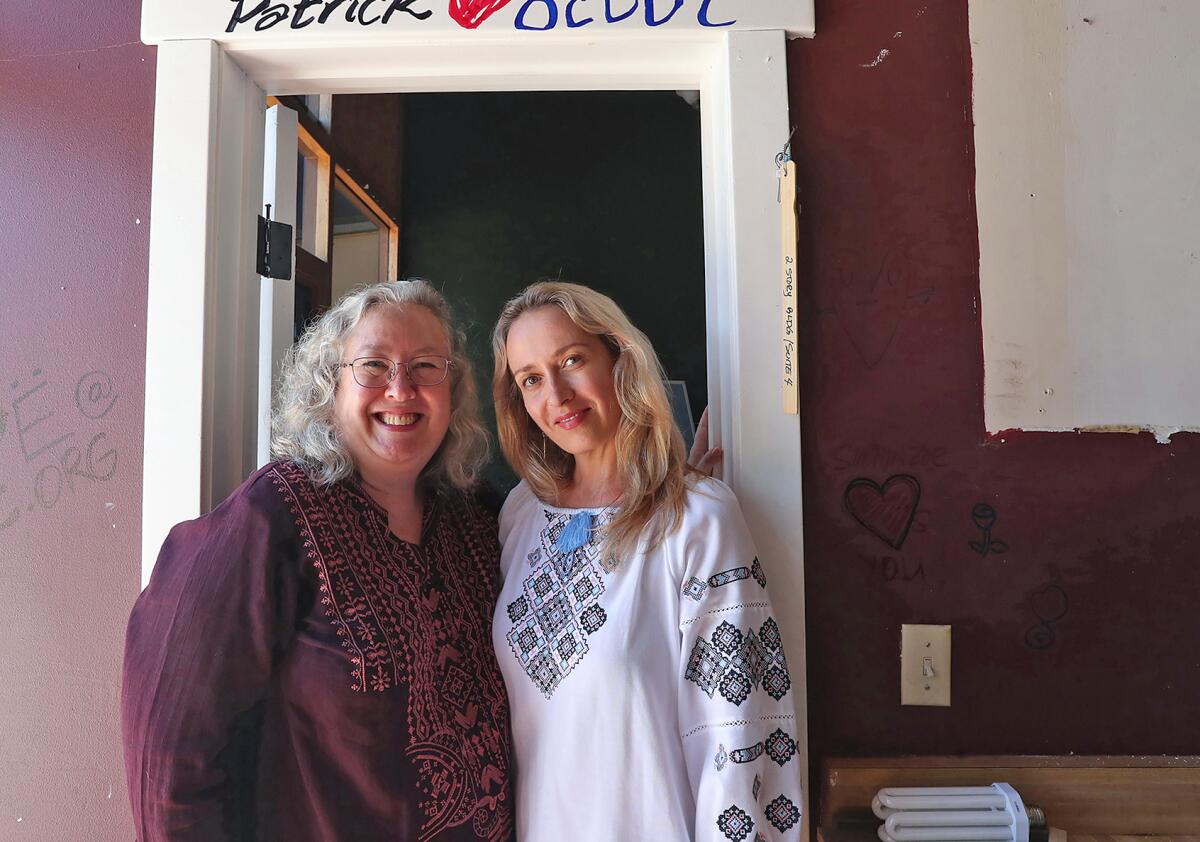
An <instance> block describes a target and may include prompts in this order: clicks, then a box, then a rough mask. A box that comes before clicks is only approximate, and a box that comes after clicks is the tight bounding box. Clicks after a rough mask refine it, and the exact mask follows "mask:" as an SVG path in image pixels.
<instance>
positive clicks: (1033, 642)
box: [1025, 585, 1070, 651]
mask: <svg viewBox="0 0 1200 842" xmlns="http://www.w3.org/2000/svg"><path fill="white" fill-rule="evenodd" d="M1069 604H1070V601H1069V600H1068V598H1067V592H1066V591H1065V590H1064V589H1063V588H1062V586H1061V585H1047V586H1046V587H1044V588H1042V589H1041V590H1039V591H1036V592H1034V593H1032V594H1030V595H1029V598H1028V606H1029V610H1030V611H1032V612H1033V616H1035V617H1037V622H1036V623H1034V624H1033V625H1032V626H1030V627H1029V628H1028V629H1026V630H1025V645H1026V646H1028V647H1029V648H1030V649H1035V650H1039V651H1044V650H1046V649H1049V648H1051V647H1052V646H1054V641H1055V638H1056V634H1055V631H1054V626H1055V624H1056V623H1058V622H1059V621H1060V620H1062V619H1063V617H1066V616H1067V609H1068V607H1069Z"/></svg>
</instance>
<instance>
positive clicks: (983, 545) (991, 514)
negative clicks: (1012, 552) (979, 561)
mask: <svg viewBox="0 0 1200 842" xmlns="http://www.w3.org/2000/svg"><path fill="white" fill-rule="evenodd" d="M996 518H997V514H996V510H995V509H994V508H992V506H990V505H988V504H987V503H976V504H975V505H974V506H972V507H971V521H972V522H973V523H974V524H975V528H976V529H978V530H979V531H980V532H981V533H982V536H981V538H980V540H978V541H967V546H968V547H970V548H971V549H973V550H974V551H975V552H977V553H979V554H980V555H981V556H985V557H986V556H987V555H988V554H989V553H997V554H1000V553H1006V552H1008V544H1007V543H1005V542H1004V541H1001V540H999V539H997V538H993V537H992V527H993V526H995V525H996Z"/></svg>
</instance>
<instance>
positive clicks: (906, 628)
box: [900, 624, 950, 707]
mask: <svg viewBox="0 0 1200 842" xmlns="http://www.w3.org/2000/svg"><path fill="white" fill-rule="evenodd" d="M900 704H902V705H936V706H939V707H949V706H950V627H949V626H916V625H911V624H905V625H902V626H901V627H900Z"/></svg>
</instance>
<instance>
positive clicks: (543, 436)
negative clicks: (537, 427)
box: [542, 433, 546, 462]
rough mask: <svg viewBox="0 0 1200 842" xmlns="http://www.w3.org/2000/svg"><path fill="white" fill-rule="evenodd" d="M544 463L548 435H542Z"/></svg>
mask: <svg viewBox="0 0 1200 842" xmlns="http://www.w3.org/2000/svg"><path fill="white" fill-rule="evenodd" d="M542 461H543V462H545V461H546V434H545V433H542Z"/></svg>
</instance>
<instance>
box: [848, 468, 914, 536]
mask: <svg viewBox="0 0 1200 842" xmlns="http://www.w3.org/2000/svg"><path fill="white" fill-rule="evenodd" d="M843 499H844V501H845V503H846V511H848V512H849V513H850V515H851V516H852V517H853V518H854V519H855V520H857V521H858V522H859V523H861V524H862V525H863V526H865V527H866V528H867V529H868V530H869V531H870V532H871V534H872V535H875V536H876V537H878V538H881V539H882V540H883V541H884V542H885V543H886V544H888V545H889V546H891V547H895V548H896V549H897V550H898V549H900V548H901V547H902V546H904V539H905V538H907V537H908V530H909V528H910V527H911V526H912V522H913V518H914V517H916V514H917V503H918V502H919V501H920V499H921V483H919V482H917V478H916V477H913V476H909V475H908V474H896V475H895V476H890V477H888V478H887V480H886V481H884V483H883V485H882V486H881V485H879V484H878V483H876V482H874V481H873V480H869V479H855V480H851V481H850V484H849V485H847V486H846V494H845V496H844V498H843Z"/></svg>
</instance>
